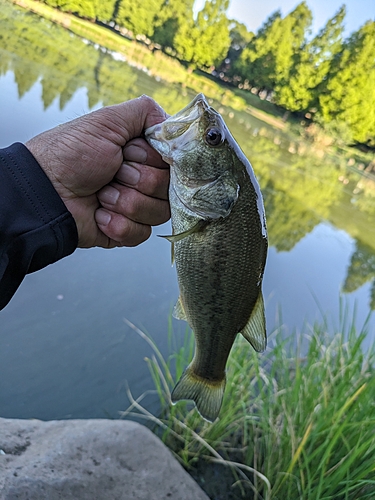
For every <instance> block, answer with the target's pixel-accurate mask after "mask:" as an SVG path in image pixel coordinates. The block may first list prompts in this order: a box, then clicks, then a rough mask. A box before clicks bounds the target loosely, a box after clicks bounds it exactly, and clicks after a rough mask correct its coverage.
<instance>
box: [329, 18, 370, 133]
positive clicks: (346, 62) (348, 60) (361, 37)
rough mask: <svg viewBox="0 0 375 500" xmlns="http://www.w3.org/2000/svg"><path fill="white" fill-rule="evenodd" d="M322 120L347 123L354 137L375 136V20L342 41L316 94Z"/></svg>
mask: <svg viewBox="0 0 375 500" xmlns="http://www.w3.org/2000/svg"><path fill="white" fill-rule="evenodd" d="M319 113H320V117H321V120H322V122H323V123H327V122H330V121H332V120H337V121H340V122H346V123H347V124H348V125H349V126H350V129H351V131H352V134H353V138H354V139H355V140H357V141H360V142H365V141H366V140H367V139H369V138H370V137H373V136H374V135H375V21H369V22H367V23H366V24H365V25H364V26H362V27H361V28H360V29H359V30H358V31H356V32H355V33H353V35H352V36H351V37H350V38H349V40H347V41H346V42H345V43H344V46H343V50H342V51H341V52H340V53H339V54H337V56H336V57H335V58H334V60H333V63H332V69H331V71H330V74H329V75H328V78H327V81H326V83H325V85H324V87H323V88H322V89H321V94H320V95H319Z"/></svg>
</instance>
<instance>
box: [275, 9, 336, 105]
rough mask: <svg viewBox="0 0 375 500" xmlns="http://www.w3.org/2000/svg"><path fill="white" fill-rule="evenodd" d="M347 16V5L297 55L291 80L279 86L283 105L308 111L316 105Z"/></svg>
mask: <svg viewBox="0 0 375 500" xmlns="http://www.w3.org/2000/svg"><path fill="white" fill-rule="evenodd" d="M344 17H345V6H343V7H341V9H340V10H339V11H338V12H337V14H336V15H335V16H334V17H333V18H332V19H329V21H328V22H327V24H326V26H325V27H324V28H323V29H322V30H321V31H320V32H319V34H318V35H317V36H316V37H315V38H313V39H312V40H311V42H308V43H305V44H304V45H303V46H302V47H301V49H300V50H299V51H298V52H297V53H296V54H295V56H294V64H293V66H292V68H291V71H290V75H289V78H288V80H287V81H286V82H284V84H279V85H278V86H277V87H276V89H275V90H276V97H275V101H276V102H277V103H278V104H279V105H280V106H283V107H285V108H286V109H289V110H290V111H305V112H306V111H308V110H309V109H311V108H312V107H313V106H315V105H316V100H317V96H318V93H319V89H318V86H319V85H321V84H322V82H324V80H325V79H326V78H327V75H328V73H329V70H330V65H331V61H332V59H333V57H334V56H335V55H336V54H337V53H338V51H339V50H340V48H341V39H342V32H343V29H344V27H343V21H344Z"/></svg>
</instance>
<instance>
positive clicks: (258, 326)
mask: <svg viewBox="0 0 375 500" xmlns="http://www.w3.org/2000/svg"><path fill="white" fill-rule="evenodd" d="M240 333H241V334H242V335H243V336H244V337H245V339H246V340H247V341H248V342H250V344H251V345H252V346H253V347H254V349H255V350H256V351H258V352H263V351H264V350H265V349H266V346H267V335H266V319H265V315H264V302H263V295H262V292H260V293H259V296H258V298H257V301H256V303H255V306H254V309H253V311H252V313H251V316H250V318H249V321H248V322H247V324H246V326H245V328H244V329H243V330H242V331H241V332H240Z"/></svg>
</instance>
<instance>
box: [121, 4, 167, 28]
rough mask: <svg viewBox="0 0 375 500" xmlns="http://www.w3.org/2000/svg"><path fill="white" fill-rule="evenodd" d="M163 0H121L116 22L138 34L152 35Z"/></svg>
mask: <svg viewBox="0 0 375 500" xmlns="http://www.w3.org/2000/svg"><path fill="white" fill-rule="evenodd" d="M162 5H163V0H142V2H136V1H134V0H120V4H119V8H118V12H117V17H116V22H117V23H118V24H119V25H120V26H124V27H125V28H127V29H129V30H130V31H132V32H133V34H134V35H135V36H136V35H146V36H148V37H152V35H153V34H154V30H155V26H156V16H157V14H158V13H159V12H160V10H161V7H162Z"/></svg>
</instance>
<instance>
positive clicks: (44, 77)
mask: <svg viewBox="0 0 375 500" xmlns="http://www.w3.org/2000/svg"><path fill="white" fill-rule="evenodd" d="M0 7H1V8H0V116H1V120H0V147H4V146H7V145H9V144H11V143H12V142H15V141H21V142H24V141H26V140H27V139H29V138H30V137H32V136H33V135H35V134H37V133H39V132H41V131H43V130H46V129H48V128H51V127H53V126H56V125H58V124H59V123H62V122H65V121H67V120H70V119H73V118H75V117H77V116H80V115H82V114H84V113H87V112H89V111H91V110H93V109H95V108H98V107H101V106H102V105H107V104H112V103H115V102H120V101H122V100H127V99H130V98H133V97H136V96H139V95H140V94H142V93H147V94H149V95H151V96H153V97H154V98H155V99H156V100H157V101H158V102H160V104H161V105H163V106H164V107H165V109H166V110H167V111H168V112H170V113H174V112H175V111H177V110H178V109H180V108H181V107H182V106H184V105H185V104H186V103H187V102H188V101H189V100H190V99H191V98H192V97H193V94H190V93H187V92H186V91H182V90H181V89H179V88H177V87H174V86H169V87H167V86H165V85H164V84H163V83H161V82H157V81H155V79H153V78H150V77H149V76H148V75H147V74H146V73H145V72H143V71H140V70H138V69H136V68H134V67H130V66H129V65H127V64H126V63H125V62H123V61H121V60H119V57H118V56H117V55H116V54H115V55H113V54H112V55H111V54H108V53H104V52H103V51H102V50H100V49H99V48H95V47H94V46H92V45H90V44H88V43H84V42H83V41H82V40H80V39H79V38H77V37H75V36H73V35H72V34H70V33H69V32H67V31H65V30H63V29H62V28H59V27H57V26H54V25H52V24H50V23H49V22H47V21H44V20H42V19H39V18H38V17H36V16H34V15H32V14H29V13H26V12H23V11H21V10H20V9H18V8H15V7H13V6H10V5H9V4H7V3H3V2H2V1H1V0H0ZM213 105H214V106H215V107H216V108H217V109H219V110H220V112H222V113H223V115H224V117H225V119H226V121H227V124H228V126H229V128H230V129H231V131H232V133H233V134H234V136H235V137H236V139H237V141H238V142H239V143H240V145H241V147H242V148H243V149H244V151H245V153H246V155H247V156H248V157H249V159H250V160H251V162H252V164H253V166H254V170H255V172H256V174H257V176H258V178H259V181H260V184H261V188H262V191H263V193H264V198H265V205H266V212H267V220H268V227H269V236H270V251H269V256H268V262H267V268H266V273H265V279H264V296H265V300H266V313H267V323H268V330H269V332H272V330H273V329H274V328H275V327H276V326H277V325H279V323H280V314H279V311H280V310H281V315H282V323H283V325H284V328H285V331H286V332H291V331H293V329H297V330H298V331H300V330H302V329H303V325H304V324H305V323H307V324H311V323H313V322H314V321H315V320H317V319H318V320H319V319H321V312H323V313H324V314H325V315H327V317H328V320H329V321H330V322H331V324H334V325H338V323H339V308H340V307H339V303H340V295H342V297H343V301H344V303H345V304H346V305H347V307H348V308H349V310H350V311H353V310H354V308H356V310H357V313H356V318H357V319H356V323H357V326H358V328H361V326H362V325H363V323H364V321H365V319H366V318H367V316H368V315H369V313H370V312H371V310H372V309H375V285H374V280H375V228H374V224H373V221H374V216H375V202H374V200H375V198H374V192H375V186H374V184H373V183H372V182H371V181H369V180H367V179H364V178H361V177H360V176H359V175H357V174H355V173H353V172H350V171H348V170H347V169H346V162H343V161H342V160H341V161H340V160H338V159H334V158H333V157H330V156H328V155H327V154H326V153H325V152H323V151H319V150H318V149H316V148H314V147H313V145H311V144H310V145H309V144H304V143H302V142H300V141H298V140H296V139H293V138H292V137H288V136H287V135H286V134H285V133H282V132H280V131H276V130H272V128H271V127H269V126H267V125H265V124H264V123H262V122H260V121H258V120H256V119H255V118H252V117H251V116H250V115H249V114H248V113H245V112H238V111H235V110H232V109H229V108H227V107H224V106H221V104H220V103H219V102H213ZM169 231H170V229H169V224H166V225H165V227H160V228H156V229H155V230H154V234H153V235H152V237H151V238H150V239H149V240H148V241H147V242H146V243H144V244H143V245H141V246H139V247H137V248H132V249H115V250H110V251H106V250H101V249H92V250H77V251H76V252H75V253H74V254H73V255H71V256H70V257H68V258H66V259H64V260H62V261H60V262H58V263H56V264H54V265H52V266H49V267H48V268H46V269H43V270H42V271H39V272H37V273H34V274H32V275H29V276H27V277H26V278H25V280H24V282H23V284H22V286H21V287H20V289H19V290H18V292H17V293H16V295H15V297H14V298H13V300H12V301H11V303H10V304H9V305H8V306H7V307H6V308H5V309H4V310H3V311H2V312H0V415H1V416H3V417H18V418H30V417H36V418H41V419H53V418H87V417H108V416H109V417H117V416H118V411H119V410H123V409H126V407H127V406H128V400H127V397H126V384H127V383H128V384H129V386H130V388H131V390H132V392H133V394H134V395H135V396H139V395H140V394H141V393H142V392H144V391H146V390H148V389H152V388H153V384H152V380H151V377H150V376H149V373H148V369H147V365H146V363H145V362H144V358H145V357H146V356H150V354H151V352H150V349H149V347H148V345H147V344H146V343H145V342H144V341H142V340H141V339H140V338H139V337H138V336H137V335H136V334H135V333H134V332H133V331H132V330H131V329H130V328H129V327H128V326H127V325H126V324H125V323H124V318H128V319H129V320H130V321H132V322H133V323H135V324H136V325H137V326H139V327H141V328H142V329H144V330H145V331H147V332H149V333H150V334H151V335H152V337H153V339H154V340H155V341H156V343H157V344H158V346H159V347H160V348H161V350H162V352H163V353H164V354H168V348H167V329H168V316H169V314H170V311H171V308H172V307H173V305H174V303H175V301H176V299H177V296H178V289H177V281H176V275H175V269H174V268H172V267H171V265H170V248H169V243H168V242H167V241H165V240H162V239H160V238H157V237H156V235H157V234H166V233H168V232H169ZM174 327H175V335H176V336H178V335H181V334H182V333H183V332H184V331H185V325H184V323H182V322H177V321H176V322H175V323H174ZM373 338H374V319H373V318H372V317H371V319H370V324H369V335H368V343H370V342H371V340H372V339H373ZM249 348H250V347H249ZM155 401H156V400H155V398H153V397H150V398H149V399H148V403H147V405H148V407H154V408H155V406H154V405H155Z"/></svg>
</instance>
